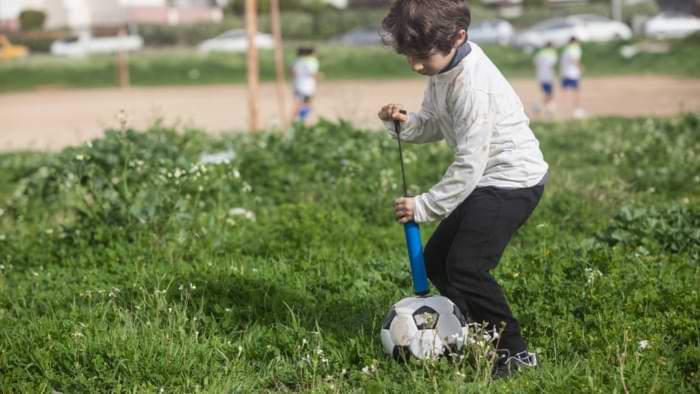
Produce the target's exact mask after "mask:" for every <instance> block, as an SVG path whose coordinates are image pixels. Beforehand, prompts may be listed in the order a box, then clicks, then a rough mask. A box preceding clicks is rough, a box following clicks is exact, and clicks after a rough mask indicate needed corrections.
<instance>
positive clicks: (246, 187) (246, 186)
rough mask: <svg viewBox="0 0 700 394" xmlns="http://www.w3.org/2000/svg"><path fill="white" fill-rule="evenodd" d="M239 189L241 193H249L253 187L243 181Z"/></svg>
mask: <svg viewBox="0 0 700 394" xmlns="http://www.w3.org/2000/svg"><path fill="white" fill-rule="evenodd" d="M241 191H242V192H243V193H250V192H252V191H253V187H252V186H250V185H249V184H248V182H243V186H242V187H241Z"/></svg>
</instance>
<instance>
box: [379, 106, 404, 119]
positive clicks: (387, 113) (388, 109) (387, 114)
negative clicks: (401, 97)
mask: <svg viewBox="0 0 700 394" xmlns="http://www.w3.org/2000/svg"><path fill="white" fill-rule="evenodd" d="M399 111H401V105H399V104H387V105H385V106H383V107H382V109H381V110H380V111H379V113H378V114H377V115H378V116H379V119H381V120H384V121H387V122H391V121H393V120H398V121H399V122H401V123H406V122H408V115H407V114H402V113H401V112H399Z"/></svg>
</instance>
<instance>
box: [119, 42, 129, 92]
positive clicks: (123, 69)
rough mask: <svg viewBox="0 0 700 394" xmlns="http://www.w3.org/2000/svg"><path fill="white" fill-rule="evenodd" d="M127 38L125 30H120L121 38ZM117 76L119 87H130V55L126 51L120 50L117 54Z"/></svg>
mask: <svg viewBox="0 0 700 394" xmlns="http://www.w3.org/2000/svg"><path fill="white" fill-rule="evenodd" d="M126 36H127V33H126V30H125V29H119V37H120V38H124V37H126ZM117 74H118V77H119V87H120V88H128V87H129V85H130V80H129V54H128V53H127V51H126V50H125V49H120V50H119V52H118V53H117Z"/></svg>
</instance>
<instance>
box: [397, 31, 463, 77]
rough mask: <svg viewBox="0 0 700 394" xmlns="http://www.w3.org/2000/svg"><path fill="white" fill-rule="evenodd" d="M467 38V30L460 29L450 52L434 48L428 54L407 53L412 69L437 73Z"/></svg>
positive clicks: (421, 72)
mask: <svg viewBox="0 0 700 394" xmlns="http://www.w3.org/2000/svg"><path fill="white" fill-rule="evenodd" d="M466 40H467V32H466V31H464V30H460V31H459V33H457V36H456V37H455V40H454V43H453V47H452V49H450V51H449V52H446V53H445V52H442V51H438V50H433V51H432V52H430V53H429V54H427V55H407V56H406V59H407V60H408V64H410V65H411V69H412V70H413V71H415V72H417V73H418V74H421V75H425V76H431V75H437V74H439V73H440V71H442V70H443V69H444V68H445V67H447V65H448V64H450V61H451V60H452V57H453V56H454V54H455V52H456V51H457V49H456V48H457V47H459V46H460V45H462V44H463V43H464V41H466Z"/></svg>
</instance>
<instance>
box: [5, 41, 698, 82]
mask: <svg viewBox="0 0 700 394" xmlns="http://www.w3.org/2000/svg"><path fill="white" fill-rule="evenodd" d="M699 37H700V36H699ZM622 45H624V44H621V43H616V44H591V45H586V46H585V47H584V60H583V62H584V65H585V67H586V75H588V76H603V75H620V74H663V75H676V76H679V77H687V78H699V77H700V60H698V59H700V39H698V37H694V38H691V39H686V40H683V41H677V42H675V43H673V46H672V50H671V52H670V53H669V54H663V55H659V54H641V55H638V56H636V57H634V58H632V59H624V58H623V57H622V56H621V55H620V54H619V49H620V47H621V46H622ZM293 49H294V48H293V47H292V45H288V49H287V51H286V64H287V65H290V64H291V62H292V61H293V59H294V53H293V52H294V50H293ZM485 50H486V53H487V54H488V55H489V56H490V57H491V59H492V60H493V61H494V63H495V64H496V65H497V66H498V67H499V68H500V69H501V71H502V72H503V73H504V74H505V75H506V76H508V77H526V78H531V77H532V76H533V75H534V74H533V70H532V65H531V64H532V61H531V56H529V55H526V54H524V53H522V52H521V51H518V50H516V49H513V48H509V47H498V46H494V47H486V48H485ZM319 56H320V60H321V65H322V66H321V70H322V72H323V73H324V75H325V77H326V79H329V80H335V79H397V78H418V77H419V76H417V74H415V73H413V72H412V71H411V70H410V68H409V67H408V65H407V63H406V61H405V60H404V59H403V58H402V57H401V56H399V55H397V54H395V53H394V52H393V51H392V50H391V49H389V48H384V47H369V48H352V47H341V46H337V45H336V46H334V45H329V44H322V45H320V46H319ZM115 67H116V66H115V58H114V57H112V56H98V57H91V58H86V59H78V60H75V59H57V58H51V57H48V56H45V55H44V56H36V57H32V58H30V59H26V60H24V61H20V62H15V63H4V64H0V76H1V78H0V91H15V90H26V89H35V88H42V87H47V86H59V87H83V88H85V87H107V86H115V85H116V83H117V82H116V81H117V77H116V75H117V73H116V68H115ZM130 72H131V83H132V85H134V86H155V85H198V84H222V83H245V81H246V60H245V56H244V55H243V54H233V55H231V54H229V55H225V54H215V55H211V56H204V55H198V54H196V53H194V52H193V51H190V50H184V49H179V50H157V51H150V52H144V53H140V54H134V55H132V56H131V62H130ZM260 75H261V79H262V80H263V81H271V80H273V79H274V76H275V72H274V63H273V55H272V53H271V52H270V51H264V52H261V54H260ZM288 80H289V76H288Z"/></svg>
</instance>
